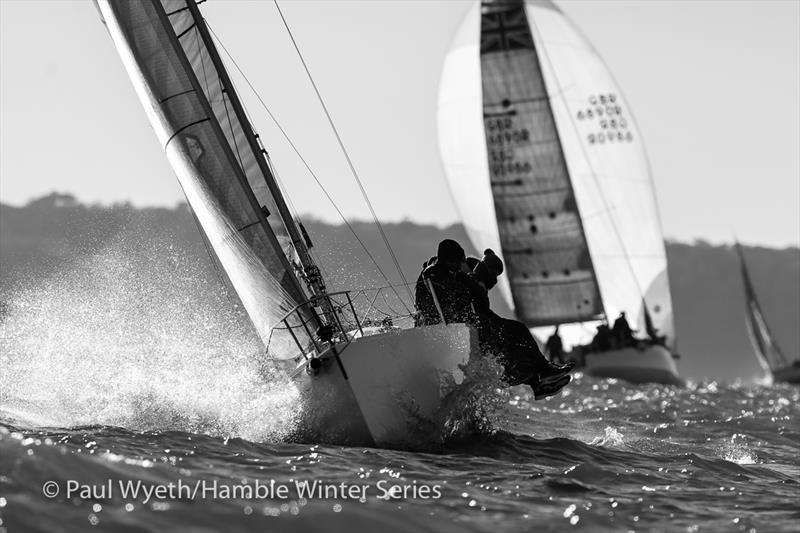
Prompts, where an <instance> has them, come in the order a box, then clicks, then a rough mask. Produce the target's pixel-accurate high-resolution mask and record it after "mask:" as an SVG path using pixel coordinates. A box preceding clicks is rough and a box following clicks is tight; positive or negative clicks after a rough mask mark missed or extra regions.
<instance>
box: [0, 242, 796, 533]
mask: <svg viewBox="0 0 800 533" xmlns="http://www.w3.org/2000/svg"><path fill="white" fill-rule="evenodd" d="M123 244H124V246H122V245H121V246H118V247H116V248H113V247H112V248H110V249H109V250H107V251H106V252H103V253H100V254H95V255H93V256H91V257H89V258H81V259H80V260H79V261H77V262H75V263H74V265H71V266H69V267H68V268H63V269H61V270H60V271H59V273H57V274H54V275H50V276H48V277H46V278H42V279H37V280H36V281H35V282H29V283H28V284H27V285H26V286H19V287H17V288H15V289H14V290H13V291H11V292H9V293H8V294H6V295H3V296H2V297H1V298H0V300H2V302H3V306H2V316H0V521H1V522H0V533H7V532H8V533H18V532H23V533H27V532H36V531H42V532H48V533H54V532H62V531H63V532H70V533H72V532H81V531H114V532H118V531H130V532H136V531H153V532H156V531H158V532H161V531H209V532H211V531H214V532H216V531H225V532H235V531H269V532H280V531H356V532H357V531H410V532H417V531H437V532H438V531H491V532H492V533H500V532H506V531H508V532H517V531H573V530H574V531H591V532H602V531H614V532H616V531H623V532H627V531H681V532H695V531H708V532H725V531H731V532H739V531H743V532H748V533H755V532H775V531H800V525H798V524H800V505H799V503H798V502H800V407H798V405H800V389H799V388H798V387H792V386H788V385H775V386H769V385H765V384H750V383H736V384H725V383H721V382H715V381H699V382H698V381H695V382H692V381H691V380H690V383H689V385H688V386H687V387H686V388H676V387H672V386H659V385H645V386H633V385H630V384H626V383H625V382H621V381H615V380H599V379H594V378H589V377H586V376H581V375H578V376H577V378H576V380H575V381H574V382H573V384H571V385H570V386H569V387H568V388H567V389H565V392H563V393H562V394H560V395H559V396H556V397H553V398H549V399H547V400H543V401H534V400H533V398H532V396H531V392H530V389H528V388H526V387H517V388H514V389H502V388H497V387H495V382H494V381H492V380H491V379H488V380H487V381H486V382H485V383H482V386H480V387H474V388H473V389H472V390H473V392H475V391H479V392H480V395H478V396H477V397H476V396H475V395H474V394H473V395H472V396H468V397H465V398H464V399H463V402H462V403H460V404H459V402H458V401H456V402H455V403H454V405H451V406H450V407H451V408H452V413H453V416H452V417H451V418H449V419H448V420H447V427H448V428H449V429H450V431H449V432H445V433H443V434H440V435H437V436H436V438H432V439H428V440H425V441H421V442H413V443H410V445H409V444H408V443H407V445H406V448H405V449H376V448H367V447H344V446H341V445H336V443H335V442H333V443H331V442H330V441H329V440H330V439H326V438H325V434H324V428H323V431H322V434H321V436H320V437H319V438H305V439H304V438H298V433H297V432H296V431H295V429H296V425H297V422H298V413H301V412H302V411H303V409H304V406H303V401H302V399H301V398H299V397H298V395H297V393H296V391H295V390H294V389H293V388H292V387H290V386H287V385H286V380H285V379H283V378H282V377H281V376H280V375H279V373H278V372H277V371H276V370H275V369H274V368H272V367H271V366H270V364H269V361H265V360H264V357H263V356H262V355H260V354H262V353H263V345H262V344H261V343H260V340H259V339H258V338H257V336H256V335H255V334H254V332H253V331H252V329H251V328H249V326H248V325H247V323H246V321H244V320H242V317H241V315H240V314H239V313H238V312H236V311H235V306H234V305H232V302H231V301H230V300H229V299H228V298H227V297H226V295H225V294H224V293H222V292H221V291H220V290H219V285H218V284H216V285H215V284H214V283H211V282H209V281H208V279H207V276H206V274H205V273H204V272H201V271H200V270H199V266H198V265H197V262H196V261H192V260H191V258H187V257H183V256H182V255H181V253H180V252H176V251H175V250H173V249H172V248H171V247H170V245H169V243H167V244H152V243H151V241H149V240H144V241H143V242H142V243H140V244H139V245H137V246H138V248H137V250H136V251H135V252H136V253H129V252H128V249H129V248H130V244H129V243H123ZM689 356H691V357H698V356H700V355H698V354H690V355H689ZM685 357H686V355H685ZM720 364H724V362H721V363H720ZM477 376H478V377H477V378H476V379H480V378H481V376H482V374H480V373H478V374H477ZM456 399H457V400H458V399H459V398H458V397H457V398H456ZM341 416H342V417H347V416H350V413H347V412H342V413H341ZM314 482H316V485H313V483H314ZM312 489H313V492H309V491H310V490H312ZM301 490H302V492H301Z"/></svg>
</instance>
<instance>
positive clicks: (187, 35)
mask: <svg viewBox="0 0 800 533" xmlns="http://www.w3.org/2000/svg"><path fill="white" fill-rule="evenodd" d="M96 3H97V6H98V8H99V11H100V14H101V18H102V20H103V22H104V23H105V25H106V28H107V30H108V32H109V34H110V35H111V38H112V40H113V42H114V45H115V46H116V49H117V51H118V52H119V55H120V57H121V59H122V63H123V64H124V66H125V69H126V71H127V73H128V76H129V77H130V79H131V82H132V83H133V86H134V88H135V90H136V92H137V95H138V97H139V100H140V101H141V104H142V105H143V107H144V110H145V112H146V114H147V116H148V118H149V120H150V123H151V125H152V127H153V129H154V130H155V133H156V137H157V138H158V141H159V143H160V144H161V146H162V147H163V148H164V152H165V154H166V157H167V159H168V160H169V163H170V165H171V166H172V169H173V170H174V172H175V174H176V176H177V178H178V181H179V183H180V185H181V187H182V189H183V192H184V194H185V196H186V199H187V201H188V204H189V206H190V207H191V210H192V212H193V214H194V217H195V220H196V222H197V226H198V228H199V230H200V233H201V234H202V237H203V239H204V241H205V244H206V247H207V249H208V252H209V254H210V256H211V257H212V259H213V261H214V263H215V265H216V266H217V267H218V269H219V271H220V272H221V274H222V275H223V276H224V278H225V280H226V284H227V285H228V286H229V287H230V288H231V289H232V291H233V293H234V294H235V295H236V296H238V299H239V300H240V302H241V305H242V307H243V309H244V310H245V312H246V314H247V315H248V317H249V319H250V321H251V322H252V324H253V326H254V327H255V329H256V331H257V332H258V334H259V336H260V337H261V339H262V341H263V343H264V345H265V348H266V351H267V354H268V355H269V356H270V357H272V358H274V359H275V360H281V361H285V362H286V364H287V366H288V367H289V372H290V373H291V380H292V381H291V382H292V383H293V384H294V385H295V386H296V387H297V388H298V389H299V390H300V393H301V395H302V396H301V397H302V398H304V400H305V403H306V405H307V406H310V408H309V409H308V411H310V412H309V413H308V416H307V417H306V418H305V420H306V421H307V423H308V424H311V425H312V426H313V428H312V430H316V434H317V435H318V436H317V437H316V438H318V439H321V440H322V441H328V442H336V443H340V444H353V445H377V446H399V445H403V444H405V443H407V442H408V441H409V440H413V439H414V438H415V435H416V434H417V433H418V430H419V429H420V427H422V426H425V422H426V421H427V422H430V421H436V420H438V418H437V416H438V414H439V411H438V410H439V409H440V407H441V404H442V402H443V401H444V400H445V398H447V397H448V395H450V394H451V393H453V392H454V391H455V390H456V389H457V388H458V386H459V385H461V384H462V383H463V382H464V380H465V375H464V371H463V369H464V365H466V364H467V363H468V362H469V360H470V357H471V356H472V355H473V354H476V353H477V334H476V332H475V329H474V328H472V327H470V326H467V325H466V324H440V325H435V326H425V327H408V328H402V327H399V326H398V325H396V324H394V325H393V324H387V323H383V324H380V325H377V326H376V325H368V323H367V318H369V316H368V313H369V309H371V308H373V307H374V305H373V304H374V303H375V301H376V300H378V298H379V296H380V294H377V293H376V294H374V295H372V294H371V295H370V300H371V301H368V302H367V304H369V305H368V306H366V307H365V306H359V305H358V303H357V302H356V301H355V300H356V298H355V297H356V296H357V294H355V293H353V294H351V293H350V292H347V291H340V292H330V291H328V290H327V288H326V280H325V279H324V276H323V275H322V273H321V272H320V269H319V268H318V267H317V265H316V264H315V262H314V259H313V257H312V255H311V253H310V251H309V248H310V241H309V240H308V238H307V234H306V233H305V230H304V229H303V228H302V227H301V226H300V224H299V223H298V222H297V220H296V218H295V217H293V216H292V212H291V211H290V209H289V208H288V207H287V202H286V199H285V196H284V194H283V191H282V190H281V187H280V186H279V183H278V182H277V180H276V177H275V175H274V172H273V168H272V165H271V161H270V159H269V157H268V155H267V151H266V150H265V149H264V147H263V146H262V145H261V141H260V139H259V137H258V135H257V134H256V132H255V131H254V129H253V127H252V125H251V123H250V122H249V120H248V116H247V114H246V113H245V110H244V107H243V105H242V103H241V100H240V98H239V96H238V94H237V92H236V89H235V87H234V85H233V83H232V81H231V79H230V76H229V74H228V72H227V70H226V68H225V65H224V63H223V61H222V59H221V57H220V54H219V53H218V51H217V48H216V45H215V43H214V41H213V40H212V36H211V34H210V31H209V28H208V26H207V23H206V21H205V20H204V18H203V16H202V14H201V12H200V10H199V8H198V3H199V2H198V3H196V2H195V0H96ZM295 200H301V199H295ZM296 203H300V202H299V201H298V202H296ZM300 205H302V204H301V203H300ZM356 292H357V293H358V294H360V295H362V296H363V295H364V294H365V291H356ZM407 318H408V317H407Z"/></svg>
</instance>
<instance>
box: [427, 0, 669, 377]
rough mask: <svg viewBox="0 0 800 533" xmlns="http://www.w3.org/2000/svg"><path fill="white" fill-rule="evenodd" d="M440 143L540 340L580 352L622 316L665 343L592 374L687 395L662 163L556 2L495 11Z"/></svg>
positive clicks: (449, 71)
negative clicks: (654, 173) (663, 223)
mask: <svg viewBox="0 0 800 533" xmlns="http://www.w3.org/2000/svg"><path fill="white" fill-rule="evenodd" d="M439 142H440V149H441V154H442V159H443V161H444V167H445V171H446V175H447V178H448V181H449V185H450V189H451V191H452V194H453V197H454V200H455V202H456V205H457V207H458V209H459V211H460V213H461V217H462V220H463V222H464V225H465V226H466V229H467V232H468V234H469V236H470V239H471V240H472V242H473V244H474V245H475V247H476V248H477V249H479V250H481V249H484V248H492V249H494V250H501V251H502V256H503V259H504V260H505V263H506V266H507V273H508V276H507V278H501V285H500V290H501V292H502V293H503V296H504V298H505V300H506V301H507V303H508V304H509V305H510V306H511V308H512V309H513V310H514V311H515V313H516V315H517V317H518V318H519V319H520V320H522V321H523V322H525V323H526V324H527V325H528V326H530V327H531V328H534V330H535V331H536V332H537V333H538V334H540V335H541V334H547V333H548V332H549V331H551V330H552V327H551V326H555V325H559V326H560V328H559V331H560V333H561V336H562V338H563V339H564V341H565V343H566V344H568V345H573V346H574V345H577V344H580V343H582V342H583V343H585V342H586V341H588V340H589V338H590V337H587V332H588V333H589V334H590V333H592V332H593V328H591V329H590V328H589V327H587V326H595V325H597V324H598V323H600V321H604V320H606V319H607V318H608V319H611V320H613V319H614V318H615V317H616V316H617V315H618V314H619V313H620V312H622V311H625V312H626V313H627V315H628V316H629V317H631V318H633V319H634V320H635V322H634V328H636V327H637V325H638V329H639V330H640V331H643V330H645V329H646V330H647V331H648V333H650V332H657V336H658V338H659V339H660V340H661V341H662V342H661V343H660V344H661V345H659V344H658V343H652V344H649V345H647V346H644V345H642V347H641V349H636V348H624V349H617V350H611V351H603V352H597V351H594V352H590V353H587V354H586V357H585V371H586V372H588V373H590V374H593V375H596V376H603V377H618V378H624V379H627V380H630V381H634V382H650V381H654V382H661V383H675V384H680V383H682V382H683V380H682V379H681V378H680V377H679V376H678V372H677V368H676V365H675V361H674V357H673V353H672V352H673V351H674V346H675V328H674V323H673V316H672V301H671V296H670V290H669V280H668V277H667V259H666V253H665V249H664V242H663V237H662V234H661V227H660V221H659V217H658V210H657V205H656V199H655V192H654V189H653V183H652V180H651V177H650V169H649V164H648V161H647V158H646V155H645V152H644V147H643V144H642V139H641V135H640V133H639V130H638V128H637V126H636V124H635V122H634V121H633V118H632V116H631V113H630V109H629V106H628V105H627V103H626V102H625V101H624V98H623V96H622V94H621V92H620V90H619V87H618V86H617V84H616V82H615V81H614V79H613V77H612V76H611V74H610V73H609V71H608V69H607V68H606V66H605V65H604V63H603V61H602V59H601V58H600V57H599V56H598V55H597V52H596V51H595V50H594V49H593V48H592V47H591V45H590V44H589V43H588V42H587V41H586V40H585V38H584V37H583V36H582V35H581V34H580V32H579V31H578V30H577V29H576V28H575V27H574V26H573V25H572V23H571V22H570V21H569V20H568V19H567V18H566V16H565V15H564V14H563V13H562V12H561V11H560V10H559V9H558V8H557V7H556V6H555V5H553V4H552V3H551V2H549V1H547V0H528V1H525V2H523V1H522V0H484V1H483V2H480V3H478V4H477V5H476V6H475V8H474V9H472V10H471V11H470V12H469V14H468V15H467V17H466V20H465V21H464V23H463V24H462V26H461V28H460V30H459V31H458V33H457V34H456V37H455V39H454V42H453V45H452V49H451V52H450V54H449V55H448V57H447V60H446V63H445V67H444V72H443V74H442V81H441V87H440V95H439Z"/></svg>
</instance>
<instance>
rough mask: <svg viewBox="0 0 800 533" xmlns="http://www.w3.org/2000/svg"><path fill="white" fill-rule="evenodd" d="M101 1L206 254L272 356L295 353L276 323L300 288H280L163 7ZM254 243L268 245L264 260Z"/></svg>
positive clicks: (263, 233)
mask: <svg viewBox="0 0 800 533" xmlns="http://www.w3.org/2000/svg"><path fill="white" fill-rule="evenodd" d="M98 6H99V8H100V11H101V14H102V17H103V20H104V22H105V24H106V27H107V28H108V31H109V33H110V35H111V37H112V39H113V41H114V44H115V45H116V48H117V51H118V52H119V54H120V57H121V59H122V62H123V64H124V66H125V69H126V71H127V72H128V76H129V77H130V79H131V81H132V83H133V86H134V88H135V90H136V93H137V95H138V96H139V99H140V101H141V102H142V105H143V107H144V109H145V112H146V113H147V116H148V118H149V119H150V123H151V125H152V126H153V129H154V130H155V133H156V136H157V137H158V139H159V141H160V142H161V145H162V146H163V147H164V150H165V152H166V155H167V158H168V160H169V162H170V164H171V166H172V168H173V170H174V171H175V174H176V176H177V177H178V181H179V182H180V184H181V187H182V188H183V191H184V194H185V195H186V199H187V200H188V202H189V205H190V206H191V208H192V210H193V212H194V214H195V216H196V219H197V221H198V223H199V225H200V226H201V228H202V231H203V233H204V235H205V238H206V241H207V243H208V245H209V246H210V248H211V250H210V251H211V252H212V253H213V254H214V255H215V256H216V258H217V259H218V261H219V263H220V265H221V266H222V268H223V270H224V271H225V274H226V275H227V276H228V278H229V280H230V282H231V285H232V286H233V288H234V289H235V290H236V293H237V295H238V296H239V299H240V300H241V302H242V304H243V306H244V308H245V310H246V312H247V314H248V315H249V317H250V319H251V321H252V323H253V325H254V326H255V328H256V330H257V331H258V333H259V335H260V336H261V338H262V340H263V341H264V343H265V344H266V345H267V346H268V347H269V353H270V354H271V355H273V356H275V357H277V358H291V357H294V356H296V355H297V352H298V349H297V346H296V344H295V343H294V341H293V340H292V338H291V337H290V335H289V333H288V332H287V331H286V330H285V329H280V324H279V320H280V319H281V318H282V317H283V316H284V315H285V314H286V313H287V312H289V311H291V309H292V308H293V307H294V306H295V305H296V304H297V303H298V302H297V300H298V298H299V297H300V296H301V293H296V294H295V295H291V294H289V292H288V291H287V289H286V288H285V285H286V286H289V287H292V286H296V282H295V283H293V284H288V283H286V281H287V280H291V277H292V276H293V273H291V272H290V271H288V270H286V269H283V270H281V268H280V267H279V265H280V264H283V263H285V260H283V259H281V258H280V256H278V255H277V254H280V253H282V251H281V250H280V245H279V244H277V241H276V240H275V236H274V234H272V233H271V231H272V230H271V229H270V227H269V225H266V224H264V223H263V222H261V221H260V218H259V217H258V216H257V215H258V208H257V207H255V206H257V204H255V202H254V200H252V199H251V198H248V191H247V189H246V188H245V187H244V185H243V184H244V183H246V177H245V176H244V175H243V174H242V172H243V170H242V168H241V167H239V166H237V164H236V159H235V158H234V157H232V156H231V154H230V146H229V145H228V144H227V141H226V137H225V135H224V133H223V132H222V131H221V130H220V129H219V124H218V123H217V122H215V121H216V120H217V119H216V117H215V116H214V113H213V111H211V112H209V110H210V106H208V105H205V106H204V105H203V103H202V102H203V98H205V94H203V93H202V91H197V90H194V89H192V88H191V83H190V82H189V81H188V80H190V79H191V67H190V66H189V63H188V60H187V61H180V57H181V54H183V50H181V49H180V47H179V46H176V45H175V41H174V40H173V38H172V37H170V36H169V32H170V31H174V30H173V29H172V27H171V26H169V25H165V24H164V17H165V16H164V13H165V11H164V10H163V6H162V5H161V4H160V3H158V2H154V3H150V2H130V3H127V2H113V1H110V0H98ZM173 37H174V35H173ZM184 57H185V56H184ZM234 221H235V223H234ZM245 236H246V237H247V239H248V240H249V242H247V241H246V239H245ZM251 243H252V244H251ZM254 246H255V247H259V248H261V249H263V250H265V251H264V257H260V256H259V255H257V253H256V252H255V251H254ZM279 260H280V261H279ZM268 266H271V267H272V268H273V269H274V270H275V272H274V273H273V272H272V271H271V270H270V268H268ZM276 326H278V329H274V328H275V327H276ZM304 340H305V341H307V339H301V341H304Z"/></svg>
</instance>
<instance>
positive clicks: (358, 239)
mask: <svg viewBox="0 0 800 533" xmlns="http://www.w3.org/2000/svg"><path fill="white" fill-rule="evenodd" d="M205 22H206V26H207V27H208V29H209V31H210V32H211V34H212V35H213V36H214V38H215V39H216V41H217V43H218V44H219V45H220V48H222V50H223V51H224V52H225V55H226V56H227V57H228V59H229V60H230V61H231V63H233V66H234V67H235V68H236V70H237V72H239V75H240V76H242V78H243V79H244V81H245V83H246V84H247V86H248V87H249V88H250V90H251V91H252V92H253V94H254V95H255V97H256V98H257V99H258V101H259V103H260V104H261V107H262V108H263V109H264V111H266V112H267V114H268V115H269V117H270V119H271V120H272V122H273V123H274V124H275V125H276V126H277V128H278V130H279V131H280V132H281V134H282V135H283V137H284V139H286V142H288V143H289V146H290V147H291V148H292V150H293V151H294V153H295V154H296V155H297V157H298V158H299V159H300V161H301V162H302V163H303V166H304V167H305V168H306V170H307V171H308V173H309V174H310V175H311V177H312V178H314V181H315V182H316V183H317V185H318V186H319V188H320V189H321V190H322V192H323V194H324V195H325V197H326V198H327V199H328V202H330V204H331V206H333V208H334V209H335V210H336V213H337V214H338V215H339V217H340V218H341V219H342V222H344V224H345V225H346V226H347V229H348V230H350V233H352V234H353V237H355V239H356V241H358V244H359V245H360V246H361V248H362V249H363V250H364V253H366V254H367V257H369V259H370V261H372V264H373V265H374V266H375V269H376V270H377V271H378V273H380V275H381V277H382V278H383V279H384V280H385V281H386V283H387V284H388V285H389V286H390V287H391V288H392V291H393V292H394V293H395V295H396V296H397V297H398V298H399V299H400V301H401V302H402V303H403V306H404V307H405V308H406V309H407V310H408V311H409V312H411V310H410V309H409V307H408V305H407V304H406V303H405V300H403V298H402V297H400V295H399V294H397V290H396V289H395V287H394V285H393V284H392V282H391V280H390V279H389V277H388V276H387V275H386V273H385V272H384V271H383V269H381V267H380V265H379V264H378V261H377V260H376V259H375V257H374V256H373V255H372V253H370V251H369V248H367V245H366V244H364V241H363V240H362V239H361V237H359V236H358V233H356V230H355V228H354V227H353V225H352V224H351V223H350V221H349V220H348V219H347V217H345V216H344V213H342V211H341V209H339V206H338V205H337V204H336V202H335V201H334V199H333V197H332V196H331V195H330V193H329V192H328V190H327V189H326V188H325V186H324V185H323V184H322V182H321V181H320V179H319V177H317V174H316V173H315V172H314V171H313V170H312V168H311V166H310V165H309V164H308V161H306V159H305V158H304V157H303V155H302V154H301V153H300V150H299V148H297V145H295V143H294V142H293V141H292V139H291V138H290V137H289V134H288V133H287V132H286V130H285V129H284V128H283V126H282V125H281V123H280V122H279V121H278V119H277V117H276V116H275V115H274V114H273V113H272V111H271V110H270V108H269V106H267V104H266V102H264V100H263V99H262V98H261V95H260V94H259V93H258V91H256V89H255V87H254V86H253V84H252V83H251V82H250V80H249V78H248V77H247V76H246V75H245V73H244V71H243V70H242V68H241V67H240V66H239V64H238V63H237V62H236V60H235V59H234V58H233V56H232V55H231V54H230V52H228V49H227V48H226V47H225V45H224V44H223V43H222V40H221V39H220V38H219V36H218V35H217V34H216V32H215V31H214V29H213V28H212V27H211V25H209V24H208V21H207V20H206V21H205ZM267 160H268V162H269V158H268V159H267ZM270 166H271V165H270ZM276 179H277V178H276ZM292 210H294V208H292ZM295 216H297V215H296V213H295ZM297 218H299V217H297ZM390 250H391V249H390ZM400 276H401V277H402V278H403V282H404V285H405V286H406V288H408V282H407V281H406V279H405V277H404V276H403V274H402V271H400ZM408 292H409V295H411V291H410V289H408ZM412 301H413V297H412Z"/></svg>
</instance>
